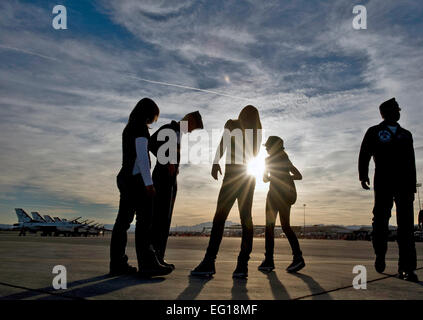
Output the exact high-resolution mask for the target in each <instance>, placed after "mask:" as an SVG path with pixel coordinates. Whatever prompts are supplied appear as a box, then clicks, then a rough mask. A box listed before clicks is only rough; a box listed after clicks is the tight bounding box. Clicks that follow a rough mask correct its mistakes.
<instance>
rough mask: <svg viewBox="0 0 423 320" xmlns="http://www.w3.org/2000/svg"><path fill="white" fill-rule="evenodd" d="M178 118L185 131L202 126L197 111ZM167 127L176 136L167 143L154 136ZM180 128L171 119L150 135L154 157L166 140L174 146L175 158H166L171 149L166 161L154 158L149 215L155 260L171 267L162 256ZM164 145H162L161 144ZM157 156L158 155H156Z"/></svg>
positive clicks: (173, 191)
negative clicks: (152, 206) (154, 195)
mask: <svg viewBox="0 0 423 320" xmlns="http://www.w3.org/2000/svg"><path fill="white" fill-rule="evenodd" d="M181 121H186V122H187V123H188V128H186V130H187V131H188V132H192V131H194V130H196V129H203V120H202V118H201V115H200V113H199V112H198V111H196V112H192V113H189V114H187V115H186V116H185V117H184V118H183V119H182V120H181ZM166 129H167V130H171V133H173V134H174V135H175V137H176V141H175V143H173V144H172V143H171V142H172V140H171V138H170V137H169V136H166V138H165V139H163V138H162V137H161V138H160V139H158V137H159V136H160V135H161V134H163V135H164V136H165V135H166V131H165V130H166ZM182 134H183V132H181V123H180V122H176V121H172V122H171V123H169V124H165V125H164V126H162V127H160V128H159V129H158V130H157V131H156V132H155V133H154V134H153V135H152V136H151V139H150V151H151V152H152V153H153V154H154V155H155V156H156V157H158V151H159V149H160V147H162V146H163V147H164V145H165V144H169V143H170V148H175V151H176V152H175V153H176V159H170V160H168V159H167V158H169V156H170V153H171V150H168V152H167V154H165V155H166V159H165V160H166V161H162V162H164V163H161V162H160V159H157V162H156V165H155V167H154V170H153V183H154V186H155V188H156V197H155V200H154V215H153V246H154V249H155V251H156V255H157V258H158V259H159V262H160V263H161V264H162V265H164V266H168V267H171V268H173V269H174V268H175V266H174V265H173V264H169V263H167V262H166V261H165V260H164V257H165V251H166V244H167V238H168V237H169V229H170V224H171V221H172V213H173V206H174V204H175V199H176V192H177V188H178V185H177V179H176V177H177V175H178V173H179V162H180V158H181V156H180V147H181V138H182ZM165 146H166V145H165ZM159 156H160V155H159Z"/></svg>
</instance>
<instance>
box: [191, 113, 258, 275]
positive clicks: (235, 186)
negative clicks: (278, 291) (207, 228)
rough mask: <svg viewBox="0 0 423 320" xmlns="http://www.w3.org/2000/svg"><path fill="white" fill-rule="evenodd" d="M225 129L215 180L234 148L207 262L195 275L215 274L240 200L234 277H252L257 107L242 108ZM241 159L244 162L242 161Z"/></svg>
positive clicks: (225, 178) (211, 237)
mask: <svg viewBox="0 0 423 320" xmlns="http://www.w3.org/2000/svg"><path fill="white" fill-rule="evenodd" d="M225 129H226V130H225V132H224V134H223V136H222V139H221V141H220V144H219V147H218V148H217V151H216V157H215V160H214V164H213V167H212V172H211V174H212V176H213V178H214V179H215V180H217V178H218V173H219V172H220V174H222V171H221V169H220V165H219V160H220V159H221V157H222V156H223V154H224V152H225V151H227V150H226V149H227V148H228V147H229V148H230V151H227V153H229V155H228V154H227V161H226V166H225V175H224V177H223V182H222V187H221V188H220V192H219V196H218V199H217V208H216V213H215V215H214V219H213V227H212V231H211V235H210V240H209V246H208V248H207V251H206V254H205V257H204V259H203V261H202V262H201V263H200V264H199V265H198V266H197V267H196V268H195V269H194V270H192V271H191V275H193V276H211V275H213V274H214V273H215V260H216V256H217V253H218V251H219V246H220V243H221V241H222V237H223V231H224V228H225V221H226V219H227V217H228V215H229V212H230V210H231V208H232V206H233V204H234V203H235V201H236V200H238V208H239V214H240V218H241V225H242V242H241V251H240V253H239V255H238V263H237V266H236V269H235V271H234V272H233V277H235V278H246V277H247V276H248V260H249V259H250V253H251V250H252V246H253V221H252V218H251V207H252V204H253V195H254V188H255V178H254V176H252V175H250V174H248V173H247V164H248V161H249V160H251V159H252V158H253V157H255V156H256V155H257V154H258V152H259V149H260V142H261V122H260V117H259V113H258V111H257V109H256V108H255V107H253V106H251V105H249V106H246V107H245V108H243V109H242V110H241V112H240V114H239V117H238V119H236V120H228V121H227V122H226V124H225ZM247 130H248V134H247ZM239 133H240V134H241V135H240V138H241V143H239V141H236V140H237V139H236V137H235V135H236V136H237V137H239ZM250 133H251V134H250ZM238 140H239V139H238ZM239 159H241V161H238V160H239Z"/></svg>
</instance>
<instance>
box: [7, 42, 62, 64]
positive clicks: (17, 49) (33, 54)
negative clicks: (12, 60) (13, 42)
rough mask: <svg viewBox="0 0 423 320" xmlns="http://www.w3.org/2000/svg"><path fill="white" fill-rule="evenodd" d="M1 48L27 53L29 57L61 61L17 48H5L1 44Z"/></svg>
mask: <svg viewBox="0 0 423 320" xmlns="http://www.w3.org/2000/svg"><path fill="white" fill-rule="evenodd" d="M0 48H3V49H8V50H14V51H18V52H21V53H26V54H29V55H32V56H37V57H40V58H44V59H48V60H53V61H60V60H59V59H56V58H53V57H49V56H45V55H43V54H39V53H36V52H32V51H28V50H25V49H19V48H15V47H9V46H4V45H2V44H0Z"/></svg>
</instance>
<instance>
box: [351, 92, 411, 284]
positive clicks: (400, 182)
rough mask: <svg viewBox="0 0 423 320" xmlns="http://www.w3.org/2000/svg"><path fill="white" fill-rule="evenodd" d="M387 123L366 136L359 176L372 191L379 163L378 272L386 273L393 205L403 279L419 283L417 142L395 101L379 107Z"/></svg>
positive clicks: (375, 234) (375, 229) (375, 239)
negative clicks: (371, 170) (371, 171)
mask: <svg viewBox="0 0 423 320" xmlns="http://www.w3.org/2000/svg"><path fill="white" fill-rule="evenodd" d="M379 110H380V114H381V116H382V118H383V119H384V121H382V122H381V123H380V124H378V125H376V126H373V127H371V128H369V129H368V130H367V132H366V135H365V136H364V139H363V142H362V145H361V150H360V156H359V164H358V169H359V175H360V181H361V185H362V187H363V189H365V190H369V189H370V188H369V185H370V180H369V176H368V173H369V161H370V158H371V157H373V159H374V162H375V176H374V193H375V203H374V208H373V233H372V242H373V248H374V251H375V254H376V261H375V268H376V271H377V272H380V273H382V272H383V271H384V270H385V254H386V251H387V245H388V234H389V218H390V217H391V210H392V206H393V202H395V205H396V209H397V225H398V229H397V242H398V248H399V262H398V273H399V278H401V279H404V280H408V281H413V282H417V281H418V278H417V275H416V274H415V273H414V270H415V269H416V267H417V258H416V247H415V244H414V207H413V202H414V194H415V193H416V191H417V190H416V163H415V156H414V148H413V138H412V135H411V133H410V132H409V131H407V130H405V129H404V128H402V127H401V126H400V125H399V124H398V122H397V121H398V120H399V119H400V111H401V109H400V108H399V105H398V103H397V102H396V101H395V98H392V99H390V100H388V101H385V102H384V103H382V104H381V105H380V107H379Z"/></svg>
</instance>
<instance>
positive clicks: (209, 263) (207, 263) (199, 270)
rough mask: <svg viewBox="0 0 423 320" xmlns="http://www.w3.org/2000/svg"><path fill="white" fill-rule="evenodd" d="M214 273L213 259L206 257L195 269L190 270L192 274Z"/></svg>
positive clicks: (205, 274)
mask: <svg viewBox="0 0 423 320" xmlns="http://www.w3.org/2000/svg"><path fill="white" fill-rule="evenodd" d="M215 273H216V269H215V266H214V260H211V259H206V258H205V259H203V261H201V263H200V264H199V265H198V266H197V267H196V268H195V269H193V270H191V275H192V276H200V277H211V276H212V275H214V274H215Z"/></svg>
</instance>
